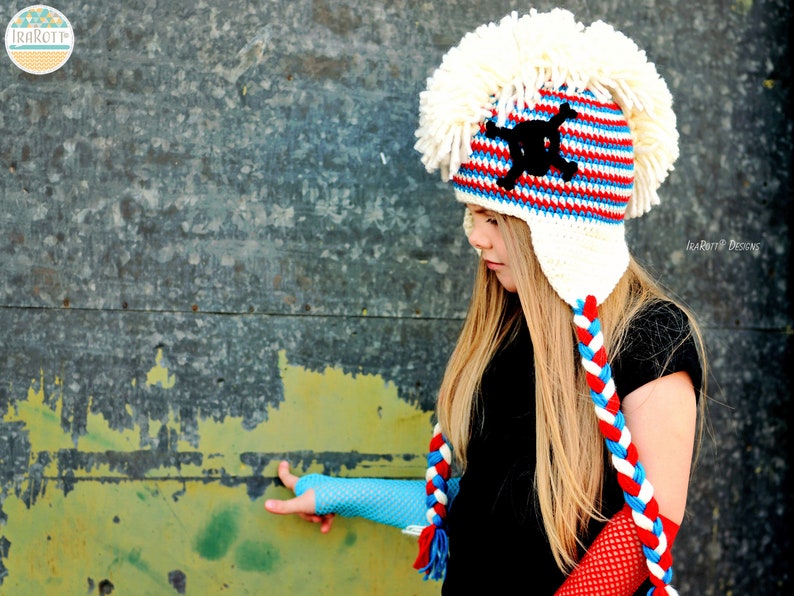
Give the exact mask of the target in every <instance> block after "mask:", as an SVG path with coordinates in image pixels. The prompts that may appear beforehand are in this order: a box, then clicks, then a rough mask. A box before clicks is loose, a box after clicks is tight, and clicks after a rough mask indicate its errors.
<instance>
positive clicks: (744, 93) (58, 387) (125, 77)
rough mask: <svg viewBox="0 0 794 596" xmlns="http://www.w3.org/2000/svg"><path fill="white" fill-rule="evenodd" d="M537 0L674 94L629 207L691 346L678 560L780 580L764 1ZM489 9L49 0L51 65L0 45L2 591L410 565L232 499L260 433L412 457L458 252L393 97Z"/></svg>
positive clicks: (777, 585)
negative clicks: (693, 445)
mask: <svg viewBox="0 0 794 596" xmlns="http://www.w3.org/2000/svg"><path fill="white" fill-rule="evenodd" d="M562 4H563V5H565V6H566V7H568V8H570V9H571V10H573V11H574V12H575V13H576V14H577V16H578V17H579V18H580V19H581V20H583V21H585V22H590V21H592V20H596V19H598V18H603V19H605V20H607V21H608V22H611V23H612V24H614V25H615V26H616V27H617V28H619V29H620V30H622V31H624V32H625V33H627V34H628V35H630V36H631V37H632V38H634V39H635V40H636V41H637V42H638V43H639V44H640V46H641V47H643V48H644V49H646V51H647V53H648V54H649V56H650V57H651V59H652V60H653V61H655V62H656V64H657V65H658V67H659V69H660V71H661V73H662V74H663V76H664V77H665V79H666V80H667V81H668V83H669V85H670V87H671V89H672V91H673V94H674V96H675V98H676V110H677V113H678V116H679V122H680V131H681V159H680V161H679V163H678V165H677V168H676V170H675V172H674V173H673V174H672V176H671V178H670V180H669V182H668V183H667V184H666V185H665V187H664V189H663V193H662V194H663V202H664V204H663V206H661V207H659V208H658V209H656V210H654V211H653V212H652V213H651V214H649V215H648V216H647V217H645V218H643V219H642V220H640V221H637V222H636V223H634V222H633V223H631V224H630V225H629V228H630V229H629V235H630V241H631V245H632V247H633V249H634V252H635V254H636V255H637V256H638V258H639V259H640V260H642V261H643V262H645V263H646V264H647V265H648V266H649V267H650V269H651V270H652V271H653V272H654V273H655V274H656V275H658V276H659V277H660V278H661V280H662V281H663V282H664V283H666V284H667V285H669V286H670V287H672V288H675V289H676V290H677V291H678V293H679V295H680V296H681V297H682V298H683V299H684V300H685V301H686V302H688V303H689V304H690V305H691V306H692V307H693V309H694V310H695V311H696V312H697V313H698V315H699V316H700V318H701V321H702V322H703V325H704V331H705V337H706V341H707V342H708V345H709V349H710V357H711V365H712V373H713V374H712V379H711V385H710V394H711V398H712V400H711V402H710V423H711V428H712V430H713V433H712V434H711V435H710V436H708V437H707V438H706V439H705V442H704V446H703V451H702V454H701V459H700V464H699V467H698V470H697V473H696V477H695V480H694V483H693V487H692V492H691V498H690V502H689V510H690V515H689V517H688V518H687V520H686V523H685V525H684V527H683V529H682V532H681V534H680V539H679V541H678V542H677V546H676V555H677V562H676V568H675V569H676V581H675V584H676V586H677V587H678V588H679V590H680V591H681V592H682V593H687V594H706V595H712V594H713V595H716V594H777V593H782V592H784V591H787V590H785V589H784V588H785V587H786V586H789V584H790V581H789V580H790V558H791V555H790V546H791V539H790V535H791V525H790V511H789V505H790V501H791V496H790V495H791V493H790V484H789V481H790V466H789V462H788V459H787V453H788V447H789V445H788V429H789V423H790V416H791V410H790V395H791V390H790V380H791V375H790V373H789V372H788V369H789V368H790V365H791V360H792V359H791V339H790V338H791V328H792V316H791V295H790V293H789V290H788V280H789V277H790V265H789V246H790V241H789V225H790V221H791V176H790V166H791V155H792V152H791V142H792V127H791V123H790V116H791V110H790V92H791V70H790V65H789V62H788V32H789V27H790V22H791V14H790V8H789V4H788V2H786V1H785V0H765V1H756V2H753V1H752V0H706V1H704V2H684V1H678V0H673V1H670V2H662V1H660V0H642V1H641V2H637V1H629V0H609V1H604V2H598V3H595V2H586V1H585V0H579V1H571V2H563V3H562ZM522 6H523V5H522ZM537 6H538V7H539V8H541V9H546V8H550V7H551V6H552V4H551V3H550V2H545V1H542V2H538V3H537ZM24 7H25V4H24V3H20V2H12V3H11V6H9V5H8V3H6V5H4V7H3V8H2V10H0V22H1V23H2V24H3V25H4V26H5V24H6V23H7V22H8V20H10V18H11V17H12V16H13V14H15V13H16V12H17V11H18V10H21V9H22V8H24ZM516 7H518V8H522V7H521V6H518V5H515V4H514V3H511V2H506V1H504V0H494V1H490V2H475V1H470V0H450V1H448V2H444V3H440V2H429V1H421V0H397V1H389V2H384V1H373V2H362V1H360V0H294V1H290V2H286V1H277V0H263V1H259V2H242V1H240V0H227V1H225V2H210V1H208V0H191V1H189V2H188V1H184V0H175V1H171V2H165V1H162V0H160V1H158V0H146V1H144V0H141V1H132V2H117V1H107V2H85V1H84V2H76V1H63V2H59V3H58V5H57V6H56V8H57V9H59V10H61V11H62V12H63V13H64V14H65V15H66V16H67V17H68V18H69V19H70V21H71V23H72V25H73V26H74V29H75V36H76V47H75V50H74V53H73V55H72V56H71V58H70V60H69V62H68V63H67V64H66V65H65V66H64V67H62V68H61V69H60V70H58V71H56V72H55V73H52V74H49V75H44V76H35V75H29V74H26V73H24V72H22V71H21V70H19V69H18V68H16V67H15V66H14V65H13V64H12V63H11V62H10V60H9V59H8V57H7V56H6V55H5V54H4V55H3V56H2V58H3V59H2V60H0V202H1V203H0V204H1V205H2V209H0V232H1V233H0V254H2V257H1V258H0V301H1V302H0V353H1V357H0V503H1V507H0V518H1V519H2V521H3V525H2V526H0V535H2V538H0V581H2V585H0V592H2V593H3V594H29V593H40V594H50V593H53V594H55V593H59V594H60V593H69V594H81V593H103V592H102V591H103V590H105V591H107V590H108V589H110V584H112V585H113V586H114V587H115V590H116V592H115V593H119V594H129V593H135V594H168V593H187V594H203V593H208V594H210V593H224V592H226V593H234V594H238V593H260V594H261V593H295V594H301V593H307V594H316V593H332V594H333V593H348V594H414V593H415V594H433V593H438V586H437V585H433V584H432V583H425V582H422V581H421V579H419V578H418V576H417V575H416V574H415V572H414V571H413V570H412V569H411V562H412V560H413V556H414V544H413V541H412V540H411V539H409V538H407V537H404V536H402V535H400V534H399V532H397V531H396V530H393V529H391V528H382V527H376V526H374V525H373V524H369V523H366V522H362V521H359V520H338V521H337V523H336V527H335V528H334V530H333V531H332V533H331V534H330V535H328V536H320V535H319V534H318V533H317V529H316V528H315V527H309V526H308V525H307V524H304V523H302V522H299V521H298V520H295V519H276V518H274V517H271V516H268V515H266V514H265V513H264V512H263V510H262V502H263V500H264V498H265V497H270V496H285V495H286V491H285V490H284V489H283V488H281V487H279V486H277V485H276V483H275V482H274V475H275V465H276V462H277V461H278V460H279V459H280V458H283V457H287V458H289V459H290V460H291V461H292V462H293V464H294V465H296V466H297V467H298V469H299V470H300V471H302V472H303V471H325V472H329V473H334V474H340V475H349V476H366V475H378V476H385V477H415V476H418V475H420V474H421V473H422V470H423V451H424V448H425V445H426V442H427V438H428V436H429V433H430V412H431V409H432V404H433V400H434V392H435V390H436V388H437V385H438V382H439V378H440V375H441V372H442V370H443V366H444V363H445V361H446V358H447V356H448V353H449V350H450V347H451V345H452V342H453V341H454V338H455V335H456V332H457V330H458V328H459V326H460V322H461V319H462V317H463V314H464V310H465V306H466V297H467V295H468V290H469V287H470V283H471V275H470V272H471V271H472V267H473V264H474V255H473V254H472V252H471V251H470V250H469V249H468V248H467V245H466V242H465V239H464V237H463V235H462V233H461V231H460V218H461V208H460V207H459V206H457V205H455V204H454V201H452V200H451V198H450V192H449V189H448V188H446V187H444V186H443V185H442V184H440V182H439V181H438V180H437V179H436V177H435V176H430V175H428V174H426V173H425V172H424V170H423V168H422V166H421V164H420V163H419V160H418V156H417V154H415V152H414V151H413V149H412V145H413V131H414V129H415V126H416V108H417V94H418V92H419V91H420V89H421V88H422V87H423V86H424V81H425V78H426V77H427V76H428V75H429V74H430V73H431V71H432V69H433V68H434V67H435V66H436V65H437V64H438V62H439V61H440V58H441V56H442V54H443V53H444V52H445V51H446V50H447V49H448V48H449V47H450V46H452V45H454V44H455V43H457V41H458V40H459V39H460V37H461V36H462V35H463V34H464V33H465V32H467V31H469V30H471V29H473V28H474V27H476V26H477V25H479V24H480V23H482V22H486V21H490V20H495V19H498V18H500V17H501V16H503V15H504V14H506V13H508V12H510V10H513V9H514V8H516ZM701 241H705V243H701ZM732 242H734V243H735V242H749V243H753V244H756V245H757V246H755V247H752V249H751V250H746V251H737V250H732V244H731V243H732ZM695 248H698V249H700V248H711V250H696V249H695ZM527 581H528V582H531V576H529V575H528V578H527Z"/></svg>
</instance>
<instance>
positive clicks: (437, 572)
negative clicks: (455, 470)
mask: <svg viewBox="0 0 794 596" xmlns="http://www.w3.org/2000/svg"><path fill="white" fill-rule="evenodd" d="M451 463H452V450H451V449H450V446H449V444H448V443H447V440H446V438H445V437H444V435H443V434H442V433H441V426H439V425H438V424H436V426H435V428H434V429H433V438H432V439H431V440H430V450H429V453H428V454H427V473H426V474H425V480H426V481H427V484H426V485H425V492H426V493H427V521H428V524H429V525H427V526H425V527H424V529H423V530H422V533H421V535H420V536H419V556H418V557H417V558H416V562H414V569H418V570H419V572H420V573H424V574H425V577H424V579H425V580H427V579H428V578H429V577H432V578H433V579H435V580H438V579H442V578H443V577H444V572H445V571H446V568H447V558H448V557H449V542H448V540H447V531H446V522H447V504H448V503H449V499H448V497H447V481H448V480H449V477H450V464H451Z"/></svg>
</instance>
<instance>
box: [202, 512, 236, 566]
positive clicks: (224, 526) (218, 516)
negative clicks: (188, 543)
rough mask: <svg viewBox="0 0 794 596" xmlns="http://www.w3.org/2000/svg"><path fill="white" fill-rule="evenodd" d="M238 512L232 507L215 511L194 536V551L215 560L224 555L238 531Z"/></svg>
mask: <svg viewBox="0 0 794 596" xmlns="http://www.w3.org/2000/svg"><path fill="white" fill-rule="evenodd" d="M238 518H239V515H238V512H237V510H236V509H234V508H229V509H224V510H223V511H219V512H217V513H215V514H214V515H213V516H212V518H210V521H209V523H208V524H207V525H206V526H205V527H204V529H203V530H201V531H200V532H199V534H198V536H197V537H196V542H195V551H196V552H197V553H198V554H199V556H201V557H202V558H204V559H207V560H209V561H217V560H218V559H222V558H223V557H225V556H226V553H227V552H229V548H230V547H231V546H232V544H234V541H235V540H236V539H237V533H238V532H239V524H238Z"/></svg>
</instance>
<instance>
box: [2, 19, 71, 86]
mask: <svg viewBox="0 0 794 596" xmlns="http://www.w3.org/2000/svg"><path fill="white" fill-rule="evenodd" d="M73 49H74V31H73V30H72V25H71V24H70V23H69V20H68V19H67V18H66V17H65V16H64V15H63V13H61V12H60V11H58V10H55V9H54V8H51V7H49V6H43V5H41V4H38V5H36V6H29V7H27V8H24V9H22V10H21V11H19V12H18V13H17V14H16V15H15V16H14V18H13V19H11V22H10V23H8V27H6V51H7V52H8V55H9V56H10V57H11V61H12V62H13V63H14V64H16V65H17V66H18V67H19V68H21V69H22V70H24V71H25V72H29V73H30V74H35V75H43V74H47V73H50V72H53V71H56V70H58V69H59V68H60V67H61V66H63V65H64V64H66V61H67V60H68V59H69V56H71V55H72V50H73Z"/></svg>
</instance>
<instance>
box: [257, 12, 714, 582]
mask: <svg viewBox="0 0 794 596" xmlns="http://www.w3.org/2000/svg"><path fill="white" fill-rule="evenodd" d="M671 104H672V99H671V96H670V93H669V91H668V89H667V87H666V85H665V84H664V82H663V81H662V80H661V79H660V78H659V76H658V74H657V73H656V69H655V67H654V66H653V65H652V64H651V63H649V62H648V61H647V60H646V58H645V55H644V53H642V52H641V51H640V50H639V49H638V48H637V46H636V45H635V44H634V43H633V42H632V41H631V40H629V39H628V38H626V37H625V36H623V35H622V34H620V33H618V32H616V31H615V30H614V29H612V28H611V27H609V26H608V25H605V24H604V23H601V22H597V23H594V24H593V25H591V26H590V27H588V28H585V27H583V26H582V25H580V24H579V23H577V22H576V21H575V20H574V18H573V16H572V15H571V14H570V13H568V12H566V11H562V10H554V11H551V12H550V13H537V12H535V11H531V12H530V13H529V14H528V15H526V16H524V17H521V18H519V17H518V16H517V15H516V14H515V13H514V14H512V15H510V16H508V17H506V18H505V19H503V20H502V21H501V22H499V23H498V24H490V25H485V26H483V27H480V28H479V29H477V30H476V31H475V32H473V33H471V34H469V35H467V36H466V37H464V38H463V40H462V41H461V43H460V44H459V45H458V46H457V47H456V48H454V49H453V50H451V51H450V52H449V53H448V54H447V55H446V56H445V58H444V60H443V62H442V64H441V66H440V67H439V69H438V70H437V71H436V72H435V73H434V75H433V77H431V79H429V81H428V87H427V90H426V91H424V92H423V93H422V95H421V97H420V126H419V129H418V130H417V137H418V141H417V144H416V147H417V149H418V150H419V151H420V152H421V153H422V159H423V162H424V163H425V166H426V167H427V169H428V170H429V171H433V170H436V169H440V170H441V172H442V175H444V177H445V178H447V179H449V180H451V182H452V185H453V188H454V191H455V195H456V198H457V200H458V201H460V202H462V203H464V204H465V205H466V211H465V219H464V226H465V227H466V229H467V232H468V238H469V242H470V243H471V245H472V246H473V247H474V248H475V249H476V250H477V251H478V252H479V253H480V257H481V259H480V263H479V267H478V271H477V277H476V281H475V284H474V291H473V296H472V300H471V304H470V307H469V312H468V315H467V318H466V321H465V323H464V326H463V330H462V332H461V335H460V338H459V340H458V343H457V345H456V347H455V350H454V352H453V354H452V356H451V358H450V361H449V364H448V366H447V370H446V373H445V375H444V379H443V381H442V384H441V388H440V391H439V397H438V403H437V408H436V413H437V417H438V424H437V426H436V431H435V434H434V437H433V440H432V441H431V452H430V455H429V456H428V462H429V466H428V474H427V477H426V482H425V483H422V482H420V481H416V482H411V481H384V480H376V479H369V480H340V479H332V478H328V477H325V476H319V475H309V476H306V477H304V478H302V479H300V480H299V479H298V478H297V477H296V476H294V475H292V474H291V473H290V472H289V467H288V465H287V464H286V463H284V462H282V464H281V465H280V467H279V476H280V477H281V479H282V481H283V482H284V484H285V485H286V486H287V487H289V488H292V489H294V490H295V492H296V494H297V495H298V496H296V497H295V498H294V499H290V500H287V501H276V500H270V501H268V502H267V503H266V505H265V506H266V508H267V509H268V510H269V511H271V512H273V513H298V514H299V515H301V516H302V517H304V518H305V519H308V520H310V521H313V522H318V523H320V524H321V529H322V531H324V532H326V531H328V530H329V529H330V526H331V522H332V519H333V518H332V515H333V513H340V514H343V515H363V516H365V517H368V518H370V519H374V520H376V521H379V522H382V523H388V524H391V525H395V526H398V527H404V528H405V527H409V528H411V527H413V526H416V525H418V526H420V527H421V535H420V548H421V551H420V556H419V558H418V559H417V563H416V566H417V567H418V568H419V569H420V570H421V571H423V572H424V573H425V574H426V577H427V576H430V577H434V578H436V579H440V578H442V577H443V579H444V583H443V587H442V592H443V593H444V594H462V593H466V594H469V593H472V592H476V591H478V590H480V589H481V590H487V591H488V593H491V592H494V593H498V592H499V591H500V590H502V589H504V590H511V591H512V590H514V589H515V587H516V585H517V584H518V583H519V582H521V583H523V584H525V586H526V590H527V591H529V592H530V593H533V594H557V595H559V596H565V595H571V594H590V595H593V594H596V595H598V594H603V595H605V596H607V595H608V596H615V595H618V596H619V595H622V594H625V595H630V594H634V593H635V592H636V591H637V590H638V589H640V588H641V586H642V584H643V583H645V586H644V587H642V589H643V590H645V589H646V588H651V590H654V591H656V592H657V593H668V594H673V593H675V592H674V590H673V588H672V587H670V585H669V584H670V581H671V576H672V569H671V563H672V559H671V554H670V548H671V545H672V542H673V539H674V538H675V534H676V532H677V530H678V526H679V525H680V523H681V521H682V519H683V515H684V510H685V505H686V497H687V487H688V480H689V473H690V463H691V460H692V455H693V450H694V445H695V442H696V435H697V434H698V432H697V431H698V412H697V409H698V406H699V404H702V403H703V400H698V399H697V396H698V394H699V393H700V391H701V385H702V379H703V372H702V371H703V365H702V359H701V356H700V355H701V354H702V346H701V342H700V339H699V334H698V332H697V328H696V326H695V324H694V322H693V321H692V320H691V318H690V317H689V315H688V314H687V313H686V311H685V310H684V309H683V308H682V307H680V306H679V305H677V304H675V303H674V302H673V301H672V300H671V299H670V298H669V297H667V296H666V295H665V294H664V293H663V292H662V290H661V289H660V288H659V287H658V286H657V285H656V284H655V283H654V282H653V281H652V280H651V279H650V278H649V277H648V275H647V274H646V273H645V272H644V271H643V270H642V269H641V268H640V266H639V265H637V264H636V262H634V260H633V259H632V258H631V257H630V256H629V252H628V248H627V246H626V243H625V240H624V227H623V226H624V224H623V222H624V219H625V218H629V217H636V216H639V215H642V214H644V213H645V212H647V211H648V210H649V209H650V208H651V207H652V206H653V205H656V204H658V202H659V199H658V196H657V195H656V189H657V187H658V186H659V185H660V184H661V182H662V181H663V180H664V178H665V177H666V176H667V173H668V171H669V170H670V169H672V164H673V162H674V161H675V159H676V158H677V156H678V146H677V141H678V135H677V132H676V129H675V116H674V114H673V112H672V109H671ZM610 356H612V358H611V361H610V358H609V357H610ZM579 362H580V363H581V364H579ZM629 429H631V432H629ZM604 445H606V449H604ZM452 452H454V453H455V460H456V461H455V463H456V465H457V467H458V468H459V469H460V470H461V471H462V475H461V476H460V478H452V479H450V478H449V475H450V473H449V471H450V465H451V453H452ZM425 495H426V498H423V497H424V496H425ZM425 508H427V511H426V513H424V511H423V510H424V509H425Z"/></svg>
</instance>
